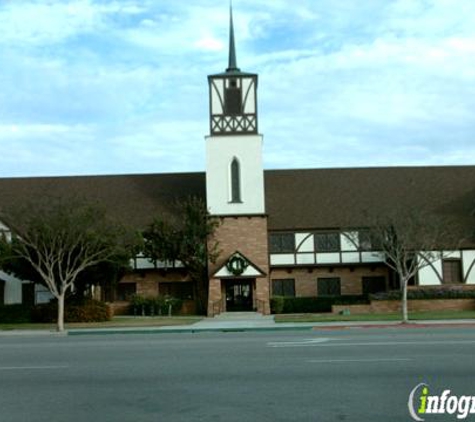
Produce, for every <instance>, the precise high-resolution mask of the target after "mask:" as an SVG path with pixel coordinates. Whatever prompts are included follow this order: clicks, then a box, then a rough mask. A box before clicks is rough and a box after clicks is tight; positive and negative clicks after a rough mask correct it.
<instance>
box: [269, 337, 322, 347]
mask: <svg viewBox="0 0 475 422" xmlns="http://www.w3.org/2000/svg"><path fill="white" fill-rule="evenodd" d="M328 340H330V339H329V338H311V339H304V340H299V341H271V342H268V343H267V347H309V346H317V345H320V344H322V343H325V342H327V341H328Z"/></svg>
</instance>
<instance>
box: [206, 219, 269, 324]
mask: <svg viewBox="0 0 475 422" xmlns="http://www.w3.org/2000/svg"><path fill="white" fill-rule="evenodd" d="M219 221H220V225H219V227H218V228H217V229H216V232H215V235H214V239H212V240H211V242H214V241H217V242H218V244H219V246H218V248H219V250H220V255H219V257H218V259H217V262H216V263H215V264H210V265H209V274H210V276H211V275H212V274H214V273H215V272H216V271H217V270H218V269H219V268H220V267H222V266H223V265H224V264H225V262H226V261H227V260H228V258H229V256H230V255H232V254H233V253H234V252H236V251H239V252H241V253H242V254H243V255H244V256H246V258H247V259H249V260H250V261H251V262H252V263H253V264H254V265H256V266H257V267H259V268H260V269H261V270H262V271H263V272H264V273H265V274H266V276H265V277H258V278H257V279H256V284H255V290H254V292H253V293H254V295H253V297H254V301H255V302H256V299H257V300H260V301H263V302H264V304H265V305H264V306H265V307H264V309H263V311H264V313H269V312H270V309H269V278H268V273H269V253H268V248H267V217H266V216H240V217H220V218H219ZM218 301H221V303H222V308H223V307H224V306H225V301H224V298H223V290H222V286H221V280H219V279H210V284H209V294H208V315H210V316H212V315H213V314H214V312H213V304H216V303H217V302H218ZM255 307H257V304H255ZM221 310H224V309H221Z"/></svg>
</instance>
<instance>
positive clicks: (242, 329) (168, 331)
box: [68, 326, 315, 336]
mask: <svg viewBox="0 0 475 422" xmlns="http://www.w3.org/2000/svg"><path fill="white" fill-rule="evenodd" d="M313 329H315V327H313V326H303V327H299V326H296V327H229V328H225V327H223V328H182V329H179V328H171V329H164V328H157V329H151V330H141V329H131V330H121V329H118V330H87V329H84V330H74V331H68V336H84V335H111V334H199V333H242V332H259V331H260V332H264V331H311V330H313Z"/></svg>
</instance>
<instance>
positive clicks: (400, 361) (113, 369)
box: [0, 327, 475, 422]
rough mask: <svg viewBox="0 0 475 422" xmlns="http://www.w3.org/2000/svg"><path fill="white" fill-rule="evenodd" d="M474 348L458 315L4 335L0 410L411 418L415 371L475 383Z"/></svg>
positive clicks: (24, 416) (109, 416)
mask: <svg viewBox="0 0 475 422" xmlns="http://www.w3.org/2000/svg"><path fill="white" fill-rule="evenodd" d="M474 348H475V329H474V328H455V327H454V328H450V329H446V328H419V329H401V328H389V329H353V330H319V331H308V332H302V331H299V332H271V333H202V334H154V335H152V334H150V335H103V336H87V337H36V338H33V337H21V338H19V337H2V338H0V421H1V422H10V421H15V422H17V421H21V422H30V421H31V422H42V421H45V422H56V421H61V422H67V421H73V422H75V421H81V422H84V421H91V422H96V421H100V422H106V421H111V422H120V421H167V422H168V421H249V422H251V421H259V422H260V421H365V422H366V421H409V420H411V419H410V416H409V413H408V408H407V401H408V397H409V394H410V391H411V390H412V389H413V388H414V387H415V386H416V385H417V384H418V383H420V382H425V383H427V384H429V385H430V387H431V390H433V391H436V390H437V391H442V390H444V389H447V388H449V389H451V390H452V392H453V393H454V394H458V395H475V381H474V380H475V378H474V375H475V354H474V352H473V351H474ZM429 416H431V417H432V419H431V418H430V417H429ZM429 416H428V417H427V418H426V421H430V420H436V421H444V420H447V421H448V420H457V419H456V417H455V416H448V415H446V416H440V415H439V416H438V417H435V416H433V415H429ZM473 417H475V415H473ZM469 419H470V417H469Z"/></svg>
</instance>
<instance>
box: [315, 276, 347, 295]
mask: <svg viewBox="0 0 475 422" xmlns="http://www.w3.org/2000/svg"><path fill="white" fill-rule="evenodd" d="M317 293H318V296H341V281H340V278H339V277H326V278H319V279H318V280H317Z"/></svg>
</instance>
